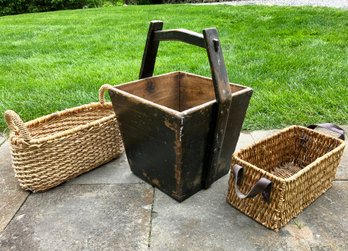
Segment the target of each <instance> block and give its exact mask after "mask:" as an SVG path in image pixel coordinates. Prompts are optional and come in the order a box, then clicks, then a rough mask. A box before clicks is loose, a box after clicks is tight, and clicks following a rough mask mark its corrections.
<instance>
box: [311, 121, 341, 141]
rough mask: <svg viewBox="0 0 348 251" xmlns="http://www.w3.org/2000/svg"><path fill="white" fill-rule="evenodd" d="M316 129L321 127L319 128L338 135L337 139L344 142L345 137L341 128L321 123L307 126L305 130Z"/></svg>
mask: <svg viewBox="0 0 348 251" xmlns="http://www.w3.org/2000/svg"><path fill="white" fill-rule="evenodd" d="M317 127H321V128H325V129H327V130H329V131H332V132H335V133H338V135H339V136H338V138H339V139H341V140H345V136H344V133H345V132H344V130H343V128H341V127H339V126H338V125H335V124H332V123H323V124H316V125H309V126H307V128H309V129H313V130H314V129H315V128H317Z"/></svg>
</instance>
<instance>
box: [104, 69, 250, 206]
mask: <svg viewBox="0 0 348 251" xmlns="http://www.w3.org/2000/svg"><path fill="white" fill-rule="evenodd" d="M178 76H179V77H178ZM162 79H164V81H163V82H162V81H161V80H162ZM147 80H151V81H152V82H154V83H157V84H158V85H161V83H162V85H163V86H166V84H168V83H170V82H172V81H174V82H175V83H171V85H173V86H174V85H176V86H179V85H180V91H179V92H177V93H176V95H179V96H180V97H183V96H185V97H186V100H185V99H182V98H173V96H175V95H173V96H170V95H168V96H167V98H168V99H170V100H174V99H176V100H180V101H181V102H182V103H181V107H186V108H188V109H185V110H182V111H174V110H171V109H172V108H170V107H168V109H167V110H165V109H161V108H160V107H157V102H156V97H158V95H156V94H155V93H152V94H151V95H150V96H148V95H147V94H146V93H147V91H146V87H145V84H144V83H146V81H147ZM138 86H139V87H138ZM197 86H203V87H202V88H201V89H200V88H198V89H197V88H196V87H197ZM161 88H162V87H160V88H155V90H154V92H157V91H159V90H161ZM209 89H211V90H209ZM213 89H214V88H213V87H212V80H211V79H209V78H204V77H199V76H197V75H192V74H189V73H181V72H175V73H170V74H164V75H160V76H155V77H151V78H148V79H142V80H137V81H133V82H131V83H128V84H127V83H126V84H124V85H119V86H116V87H115V90H114V91H110V95H111V100H112V102H113V107H114V110H115V112H116V115H117V118H118V122H119V124H120V131H121V134H122V138H123V141H124V144H125V149H126V153H127V157H128V161H129V164H130V166H131V170H132V172H133V173H134V174H135V175H137V176H138V177H140V178H141V179H143V180H145V181H147V182H148V183H150V184H152V185H154V186H156V187H158V188H159V189H161V190H162V191H163V192H165V193H166V194H168V195H169V196H171V197H172V198H174V199H176V200H178V201H183V200H184V199H186V198H188V197H190V196H191V195H192V194H194V193H196V192H197V191H199V190H200V189H202V188H204V168H205V165H206V161H207V160H206V149H207V148H209V145H210V141H209V140H210V138H209V137H210V135H212V134H213V129H214V128H212V127H211V124H212V123H213V122H214V121H213V119H214V117H213V111H214V107H216V105H217V102H216V100H215V96H214V90H213ZM230 89H231V90H232V91H233V102H236V103H235V104H233V106H231V107H233V109H231V110H230V115H229V122H228V127H227V131H226V135H225V138H224V143H223V147H222V150H221V156H220V158H219V165H218V170H217V172H215V173H214V177H213V179H215V180H216V179H218V178H220V177H221V176H223V175H225V174H227V173H228V171H229V168H230V167H229V164H230V162H229V161H230V158H231V155H232V153H233V151H234V149H235V146H236V144H237V141H238V137H239V132H240V129H241V126H242V122H243V119H244V115H245V111H246V109H247V107H248V102H249V98H250V95H251V89H250V88H246V87H242V86H237V85H230ZM202 91H203V92H204V93H202V96H201V97H200V98H198V96H200V95H199V93H200V92H202ZM205 91H207V92H205ZM144 93H145V94H146V95H145V97H146V98H140V97H138V96H137V95H138V94H139V95H143V96H144ZM190 95H192V96H191V97H192V98H193V99H197V102H196V105H198V107H197V106H187V104H185V103H186V102H188V101H189V100H190ZM153 98H154V99H153ZM149 101H151V102H153V103H151V102H149ZM160 102H162V104H165V103H170V102H167V101H164V100H160Z"/></svg>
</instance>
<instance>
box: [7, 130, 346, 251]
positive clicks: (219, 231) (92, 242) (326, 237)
mask: <svg viewBox="0 0 348 251" xmlns="http://www.w3.org/2000/svg"><path fill="white" fill-rule="evenodd" d="M345 129H346V131H347V130H348V126H345ZM275 131H276V130H272V131H253V132H243V133H241V135H240V139H239V142H238V148H240V147H244V146H246V145H248V144H251V143H253V142H255V141H257V140H259V139H261V138H263V137H265V136H267V135H270V134H271V133H274V132H275ZM2 141H3V138H1V136H0V145H1V142H2ZM227 181H228V175H226V176H225V177H223V178H221V179H220V180H218V181H217V182H215V183H214V184H213V185H212V187H211V188H209V189H208V190H202V191H200V192H198V193H197V194H195V195H193V196H192V197H190V198H189V199H187V200H185V201H184V202H182V203H178V202H176V201H175V200H173V199H171V198H170V197H168V196H167V195H165V194H164V193H162V192H161V191H159V190H158V189H154V188H153V187H151V186H150V185H148V184H146V183H144V182H143V181H142V180H140V179H138V178H137V177H136V176H134V175H133V174H132V173H131V172H130V170H129V166H128V163H127V159H126V157H125V155H123V156H121V158H119V159H117V160H115V161H113V162H111V163H108V164H106V165H105V166H103V167H100V168H98V169H95V170H93V171H91V172H89V173H86V174H84V175H81V176H80V177H78V178H76V179H75V180H72V181H69V182H67V183H65V184H63V185H60V186H58V187H56V188H54V189H51V190H49V191H47V192H44V193H36V194H33V193H29V192H26V191H23V190H21V189H20V188H19V186H18V183H17V180H16V179H15V178H14V172H13V170H12V167H11V157H10V152H9V144H8V142H5V143H3V144H2V145H1V146H0V185H1V188H2V189H1V192H0V201H1V204H0V212H1V215H0V250H348V241H347V236H348V150H347V149H346V150H345V155H344V157H343V160H342V162H341V164H340V167H339V170H338V173H337V176H336V181H335V182H334V184H333V187H332V188H331V189H330V190H329V191H328V192H326V193H325V194H324V195H323V196H321V197H320V198H319V199H318V200H316V201H315V202H314V203H313V204H312V205H310V206H309V207H308V208H307V209H306V210H304V211H303V212H302V213H301V214H300V216H299V217H297V218H296V219H294V220H292V221H291V222H290V223H289V224H288V225H287V226H286V227H284V228H283V229H282V230H280V231H279V232H274V231H271V230H268V229H266V228H265V227H263V226H262V225H260V224H258V223H256V222H255V221H253V220H252V219H250V218H249V217H247V216H245V215H243V214H242V213H240V212H239V211H237V210H236V209H234V208H232V207H231V206H230V205H228V204H227V203H226V199H225V197H226V192H227Z"/></svg>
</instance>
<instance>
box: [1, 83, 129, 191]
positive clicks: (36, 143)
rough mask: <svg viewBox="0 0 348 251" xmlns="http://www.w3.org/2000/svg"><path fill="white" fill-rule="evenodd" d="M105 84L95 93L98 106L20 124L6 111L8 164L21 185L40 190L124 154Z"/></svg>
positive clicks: (15, 116)
mask: <svg viewBox="0 0 348 251" xmlns="http://www.w3.org/2000/svg"><path fill="white" fill-rule="evenodd" d="M107 87H108V86H107V85H103V86H102V87H101V88H100V90H99V103H90V104H87V105H82V106H79V107H75V108H70V109H67V110H64V111H60V112H56V113H53V114H50V115H47V116H44V117H41V118H37V119H35V120H32V121H29V122H27V123H23V121H22V120H21V118H20V117H19V116H18V115H17V114H16V113H15V112H14V111H11V110H8V111H6V112H5V120H6V122H7V124H8V127H9V128H10V136H9V141H10V145H11V152H12V161H13V163H12V165H13V168H14V171H15V175H16V177H17V179H18V181H19V183H20V186H21V187H22V188H24V189H26V190H31V191H33V192H38V191H45V190H47V189H49V188H52V187H54V186H57V185H59V184H61V183H62V182H65V181H66V180H69V179H72V178H74V177H76V176H78V175H80V174H82V173H84V172H87V171H89V170H91V169H93V168H95V167H98V166H100V165H102V164H104V163H106V162H108V161H110V160H112V159H113V158H116V157H118V156H119V155H120V154H121V153H122V152H123V143H122V138H121V135H120V132H119V129H118V124H117V120H116V118H115V115H114V111H113V109H112V104H111V103H110V102H105V101H104V91H105V90H106V89H107Z"/></svg>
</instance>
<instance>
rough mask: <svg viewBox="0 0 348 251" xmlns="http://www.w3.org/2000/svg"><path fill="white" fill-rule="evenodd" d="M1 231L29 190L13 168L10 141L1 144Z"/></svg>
mask: <svg viewBox="0 0 348 251" xmlns="http://www.w3.org/2000/svg"><path fill="white" fill-rule="evenodd" d="M0 191H1V192H0V232H1V231H3V230H4V229H5V227H6V226H7V224H8V223H9V222H10V221H11V219H12V217H13V216H14V215H15V213H16V212H17V211H18V209H19V208H20V206H21V205H22V204H23V202H24V201H25V199H26V198H27V196H28V195H29V192H26V191H24V190H22V189H21V188H20V187H19V184H18V181H17V179H16V178H15V174H14V171H13V168H12V161H11V154H10V149H9V144H8V142H5V143H4V144H2V145H1V146H0Z"/></svg>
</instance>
